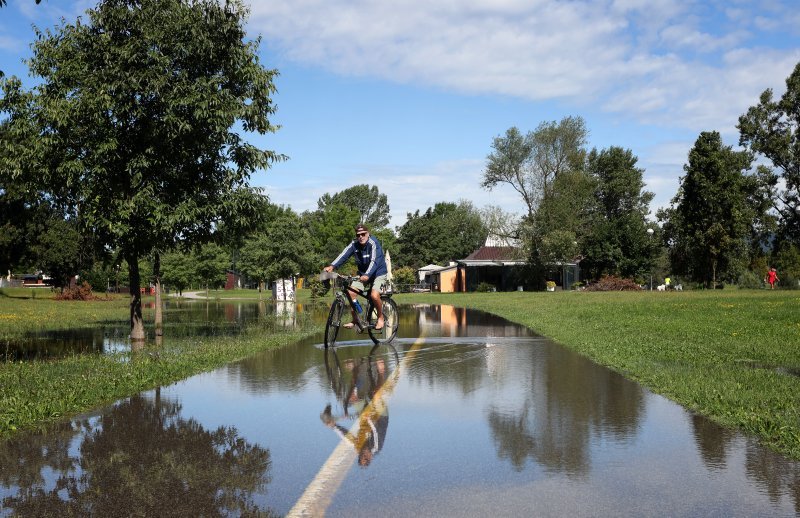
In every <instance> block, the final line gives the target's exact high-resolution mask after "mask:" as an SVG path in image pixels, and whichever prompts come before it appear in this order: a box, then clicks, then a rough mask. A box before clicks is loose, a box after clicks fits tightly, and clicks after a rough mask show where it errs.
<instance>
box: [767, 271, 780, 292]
mask: <svg viewBox="0 0 800 518" xmlns="http://www.w3.org/2000/svg"><path fill="white" fill-rule="evenodd" d="M778 281H780V279H779V278H778V271H777V270H776V269H775V268H774V267H773V268H770V269H769V271H768V272H767V283H768V284H769V289H771V290H774V289H775V283H776V282H778Z"/></svg>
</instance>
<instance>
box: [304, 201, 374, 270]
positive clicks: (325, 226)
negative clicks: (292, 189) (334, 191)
mask: <svg viewBox="0 0 800 518" xmlns="http://www.w3.org/2000/svg"><path fill="white" fill-rule="evenodd" d="M359 218H360V215H359V213H358V211H357V210H356V209H354V208H352V207H349V206H347V205H342V204H341V203H335V204H333V205H327V206H326V207H325V208H324V209H322V210H316V211H313V212H305V213H303V216H302V219H303V226H304V227H305V228H306V229H308V232H309V234H310V235H311V239H312V243H313V249H314V251H315V252H316V253H317V254H318V255H319V256H320V257H322V261H323V263H324V264H328V263H329V262H330V261H333V260H334V259H335V258H336V256H338V255H339V252H341V251H342V249H343V248H344V247H345V245H347V243H349V242H350V241H352V240H353V237H354V236H353V232H354V230H353V229H354V228H355V226H356V225H357V224H358V223H359ZM324 264H323V265H324ZM323 265H320V268H321V267H322V266H323Z"/></svg>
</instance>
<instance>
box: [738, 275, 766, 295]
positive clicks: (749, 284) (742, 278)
mask: <svg viewBox="0 0 800 518" xmlns="http://www.w3.org/2000/svg"><path fill="white" fill-rule="evenodd" d="M736 285H737V286H739V288H741V289H745V290H757V289H759V288H763V287H764V279H762V278H761V276H760V275H757V274H756V273H755V272H753V271H750V270H745V271H743V272H742V273H741V274H740V275H739V279H738V280H737V281H736Z"/></svg>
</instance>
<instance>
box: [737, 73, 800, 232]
mask: <svg viewBox="0 0 800 518" xmlns="http://www.w3.org/2000/svg"><path fill="white" fill-rule="evenodd" d="M737 127H738V128H739V132H740V136H739V144H740V145H743V146H748V147H749V149H750V150H752V151H753V152H755V153H758V154H761V155H764V156H765V157H767V158H768V159H769V160H770V161H771V162H772V164H773V166H774V167H776V168H777V169H778V170H780V172H781V176H782V177H783V180H784V182H785V185H786V188H785V190H783V191H782V192H781V193H780V196H778V197H777V200H778V201H780V203H779V204H777V205H776V207H775V208H776V209H777V211H778V213H779V214H780V235H781V237H782V238H785V239H788V240H790V241H792V242H794V243H795V244H798V245H800V63H798V64H797V65H796V66H795V68H794V71H793V72H792V73H791V74H790V75H789V77H788V78H787V79H786V92H785V93H784V94H783V95H782V96H781V98H780V100H778V101H775V100H773V97H772V89H767V90H765V91H764V92H763V93H762V94H761V98H760V99H759V103H758V104H757V105H756V106H752V107H750V109H748V110H747V113H746V114H744V115H742V116H741V117H739V124H738V126H737Z"/></svg>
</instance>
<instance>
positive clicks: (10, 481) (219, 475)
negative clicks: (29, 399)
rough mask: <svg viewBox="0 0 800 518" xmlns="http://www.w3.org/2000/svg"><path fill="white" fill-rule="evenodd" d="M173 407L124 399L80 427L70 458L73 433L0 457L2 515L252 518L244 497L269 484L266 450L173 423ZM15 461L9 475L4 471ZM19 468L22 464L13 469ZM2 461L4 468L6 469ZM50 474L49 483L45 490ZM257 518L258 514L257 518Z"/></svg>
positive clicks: (60, 432) (231, 434)
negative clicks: (4, 492) (9, 491)
mask: <svg viewBox="0 0 800 518" xmlns="http://www.w3.org/2000/svg"><path fill="white" fill-rule="evenodd" d="M179 413H180V405H178V404H177V403H174V402H163V401H161V400H160V398H159V397H158V396H157V397H156V399H155V400H148V399H145V398H143V397H138V396H137V397H133V398H131V399H130V400H127V401H125V402H123V403H121V404H119V405H117V406H115V407H114V408H113V409H111V410H110V411H109V412H108V413H106V414H104V415H103V416H102V417H101V418H100V419H99V420H98V421H97V422H96V424H95V426H94V427H92V426H91V424H90V422H89V421H87V422H85V423H84V428H85V434H84V436H83V438H82V442H81V444H80V449H79V451H80V456H78V457H72V456H71V454H72V452H71V451H70V449H69V447H70V442H71V441H72V440H73V439H74V438H73V434H74V431H73V430H71V429H69V430H67V429H62V428H57V429H55V431H54V432H55V435H47V436H42V437H41V439H42V440H41V441H36V440H34V441H30V437H26V438H25V440H24V442H23V441H20V442H19V444H20V445H21V444H28V445H29V446H27V447H25V448H24V449H23V448H21V447H17V448H16V449H11V450H4V451H7V454H6V455H5V456H7V457H10V458H2V461H3V470H2V471H3V476H2V482H3V484H4V485H5V486H6V487H7V488H8V487H14V486H19V490H18V492H17V494H16V495H14V496H9V497H6V498H4V500H3V507H4V508H7V509H10V510H13V512H15V513H16V514H19V515H26V516H27V515H43V514H46V515H56V514H65V515H92V516H122V515H125V516H128V515H141V516H198V515H203V516H217V515H230V514H234V515H241V514H244V515H247V514H255V513H258V512H260V511H259V509H258V507H257V506H256V504H255V503H254V502H253V493H254V492H262V491H263V490H264V487H265V485H266V484H267V483H269V477H268V471H269V468H270V455H269V451H268V450H265V449H263V448H261V447H259V446H256V445H251V444H249V443H247V442H246V441H244V440H243V439H242V438H240V437H238V433H237V431H236V430H235V429H234V428H224V427H220V428H219V429H217V430H216V431H213V432H209V431H206V430H204V429H203V428H202V426H200V425H199V423H197V422H196V421H194V420H191V419H190V420H185V419H182V418H181V417H180V416H179ZM14 455H19V456H20V459H21V460H20V461H19V462H18V465H17V469H16V470H13V471H11V472H10V474H9V471H10V470H7V469H6V466H8V465H11V463H12V462H13V461H14ZM22 459H24V460H22ZM7 461H9V462H7ZM50 470H52V472H54V473H55V476H54V477H53V478H54V479H55V483H52V482H51V483H50V484H48V483H47V482H46V481H45V478H46V475H43V474H45V473H46V472H48V471H50ZM262 514H263V513H262Z"/></svg>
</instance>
